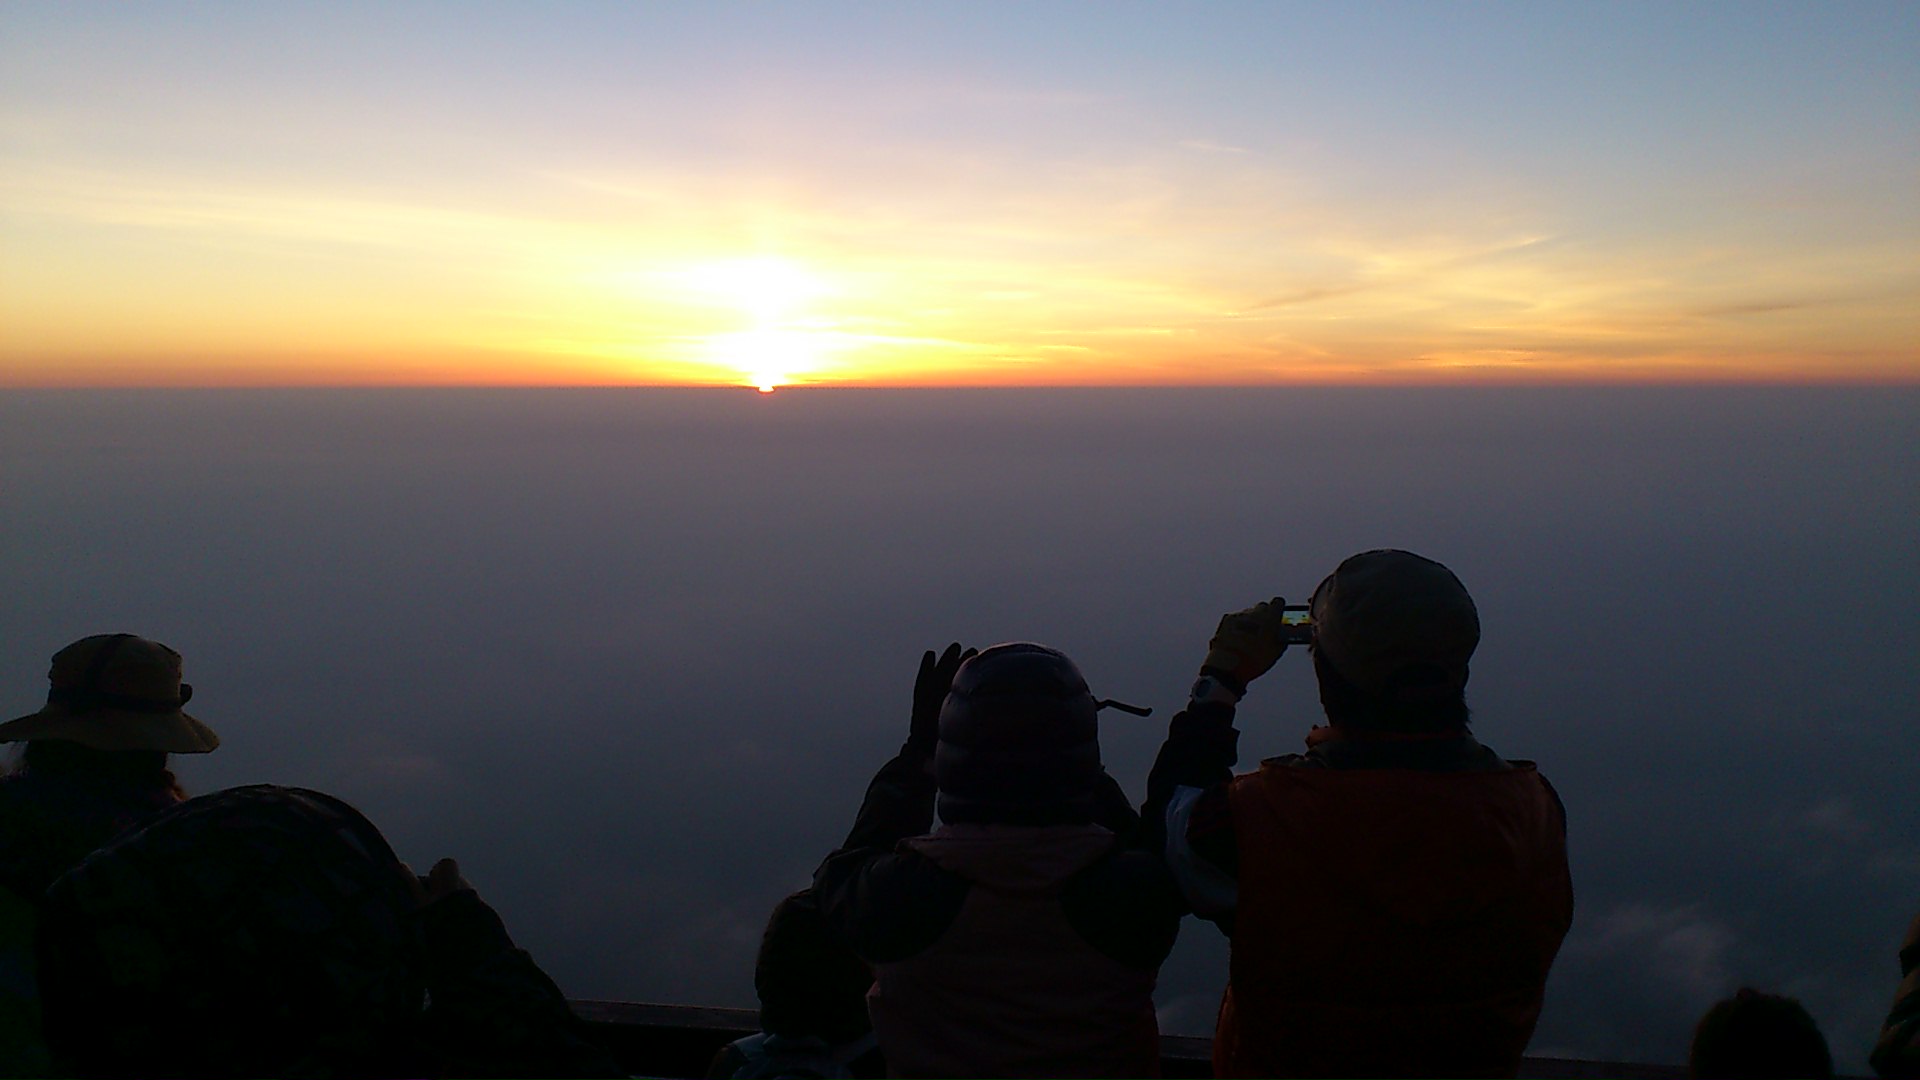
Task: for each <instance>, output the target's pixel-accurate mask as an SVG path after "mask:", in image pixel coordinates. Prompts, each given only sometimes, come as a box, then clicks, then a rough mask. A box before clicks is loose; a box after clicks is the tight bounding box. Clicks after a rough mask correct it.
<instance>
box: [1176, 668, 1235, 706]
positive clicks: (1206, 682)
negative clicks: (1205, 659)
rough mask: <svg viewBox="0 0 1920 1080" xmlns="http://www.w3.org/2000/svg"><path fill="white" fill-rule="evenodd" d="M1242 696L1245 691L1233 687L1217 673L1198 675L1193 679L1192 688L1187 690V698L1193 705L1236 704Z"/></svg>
mask: <svg viewBox="0 0 1920 1080" xmlns="http://www.w3.org/2000/svg"><path fill="white" fill-rule="evenodd" d="M1244 696H1245V691H1242V690H1237V689H1235V688H1234V687H1233V686H1232V685H1231V684H1229V683H1228V682H1227V681H1226V680H1225V679H1222V678H1220V677H1219V676H1217V675H1202V676H1200V677H1199V678H1198V679H1195V680H1194V681H1193V689H1192V690H1189V691H1188V692H1187V700H1188V701H1190V702H1192V703H1193V704H1195V705H1201V704H1220V705H1237V704H1239V702H1240V699H1241V698H1242V697H1244Z"/></svg>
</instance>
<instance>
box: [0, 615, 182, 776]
mask: <svg viewBox="0 0 1920 1080" xmlns="http://www.w3.org/2000/svg"><path fill="white" fill-rule="evenodd" d="M47 681H48V682H49V683H50V684H51V685H50V687H49V689H48V690H47V703H46V705H44V706H43V707H41V709H40V711H39V712H33V713H28V714H27V715H25V716H22V717H18V718H16V719H14V720H10V721H8V722H6V723H4V724H0V743H10V742H35V741H39V740H59V741H63V742H71V743H79V744H80V745H81V746H86V747H91V748H92V749H95V750H159V751H164V752H166V753H169V754H204V753H206V752H207V751H209V750H212V749H213V748H215V747H217V746H219V745H220V736H218V735H216V734H214V732H213V729H212V728H210V727H208V726H207V725H205V724H203V723H201V722H200V721H199V720H197V719H195V718H194V717H192V716H189V715H187V713H186V711H185V710H184V709H182V708H181V706H183V705H185V704H186V703H187V699H188V698H191V697H192V696H193V687H192V686H189V685H187V684H186V683H183V682H181V681H180V654H179V653H177V652H174V651H173V650H172V649H169V648H167V647H166V646H165V645H162V644H160V643H159V642H157V641H148V640H147V639H146V638H143V637H135V636H134V635H132V634H95V635H94V636H92V637H85V638H81V639H80V640H79V641H76V642H74V643H73V644H71V645H69V646H67V647H66V648H64V649H61V650H60V651H59V652H57V653H54V654H53V667H52V669H51V670H50V671H48V672H47Z"/></svg>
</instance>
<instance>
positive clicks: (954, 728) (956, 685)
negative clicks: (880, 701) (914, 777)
mask: <svg viewBox="0 0 1920 1080" xmlns="http://www.w3.org/2000/svg"><path fill="white" fill-rule="evenodd" d="M1096 708H1097V707H1096V705H1095V703H1094V699H1093V694H1092V693H1091V692H1089V691H1088V689H1087V680H1086V678H1085V677H1084V676H1082V675H1081V674H1080V669H1079V668H1078V667H1076V666H1074V663H1073V661H1072V660H1069V659H1067V657H1066V655H1065V654H1063V653H1061V652H1060V651H1059V650H1057V649H1049V648H1047V647H1046V646H1044V645H1035V644H1033V643H1032V642H1025V641H1021V642H1011V643H1008V644H1004V645H995V646H993V647H992V648H990V649H987V650H985V651H984V652H982V653H980V655H978V656H975V657H974V658H972V659H971V660H968V661H967V662H966V663H965V664H962V665H961V666H960V670H959V671H958V672H957V673H956V674H955V675H954V678H953V689H952V690H950V691H949V692H948V694H947V700H946V702H945V704H943V705H942V706H941V708H940V744H939V746H938V747H937V748H936V750H935V752H934V758H933V775H934V781H935V783H936V784H938V786H939V788H940V796H939V804H938V805H939V811H940V818H941V820H942V821H945V822H947V823H948V824H958V823H961V822H969V823H991V824H1007V825H1055V824H1071V823H1077V822H1084V821H1089V820H1092V815H1093V796H1094V791H1095V789H1096V785H1097V784H1098V782H1099V780H1100V776H1101V767H1100V728H1099V723H1098V721H1097V720H1096V719H1095V712H1096Z"/></svg>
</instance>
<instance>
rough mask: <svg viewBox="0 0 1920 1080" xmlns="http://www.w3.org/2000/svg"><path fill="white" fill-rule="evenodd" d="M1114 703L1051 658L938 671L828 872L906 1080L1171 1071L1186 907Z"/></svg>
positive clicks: (925, 674)
mask: <svg viewBox="0 0 1920 1080" xmlns="http://www.w3.org/2000/svg"><path fill="white" fill-rule="evenodd" d="M963 661H964V663H963ZM956 669H957V674H956ZM949 686H951V692H950V693H949ZM1099 707H1100V706H1099V704H1098V703H1096V702H1095V700H1094V698H1093V695H1092V694H1091V693H1089V692H1088V690H1087V683H1086V680H1085V679H1084V678H1083V677H1082V676H1081V674H1080V671H1079V669H1078V668H1076V667H1075V666H1074V664H1073V662H1072V661H1071V660H1068V659H1067V658H1066V657H1065V656H1064V655H1062V654H1060V653H1059V652H1056V651H1055V650H1053V649H1049V648H1046V647H1044V646H1040V645H1033V644H1026V643H1019V644H1008V645H996V646H994V647H993V648H990V649H988V650H986V651H985V652H982V653H980V654H979V655H977V656H971V658H968V654H963V653H962V652H961V651H960V646H958V645H953V646H950V647H948V649H947V650H946V652H945V653H944V654H943V655H942V656H941V657H940V658H939V659H938V660H935V658H934V655H933V654H932V653H930V652H929V653H927V654H926V656H925V658H924V659H923V660H922V662H921V666H920V676H919V679H918V680H917V681H916V683H915V686H914V707H913V719H912V725H911V735H910V736H909V737H908V739H907V743H906V745H905V746H904V747H902V748H901V751H900V753H899V755H898V756H897V757H895V758H894V759H893V760H892V761H890V762H888V763H887V764H886V766H885V767H883V768H882V769H881V770H880V773H879V775H877V776H875V777H874V779H873V783H872V784H871V785H870V786H869V787H868V788H867V796H866V801H865V802H864V803H863V804H862V805H861V807H860V815H859V818H858V819H857V820H856V821H855V823H854V826H853V831H852V832H851V833H849V834H848V836H847V839H846V843H845V844H844V845H843V846H842V847H841V848H840V850H838V851H836V852H834V853H833V854H832V855H830V856H828V858H827V860H826V862H825V863H823V864H822V865H821V867H820V870H819V872H818V873H817V874H815V876H814V892H815V894H816V895H817V896H818V897H819V901H820V907H821V912H822V914H824V915H825V916H826V919H827V922H828V924H829V925H830V926H832V927H833V928H834V930H835V931H836V932H837V933H838V934H840V935H841V936H842V937H843V938H844V939H845V940H847V941H849V942H850V943H851V944H852V945H853V947H854V948H855V950H856V951H857V952H859V953H860V955H862V956H863V957H865V958H866V959H867V960H868V961H870V962H871V963H872V964H873V966H874V976H875V979H874V987H873V990H872V992H871V994H870V996H869V999H868V1007H869V1010H870V1012H871V1015H872V1018H873V1028H874V1032H875V1034H877V1035H878V1036H879V1040H880V1049H881V1052H882V1053H883V1054H884V1055H885V1056H886V1059H887V1067H888V1070H889V1071H890V1072H892V1073H893V1074H894V1075H897V1076H1151V1075H1158V1073H1159V1067H1160V1052H1159V1029H1158V1026H1157V1023H1156V1021H1155V1017H1154V1011H1153V987H1154V981H1155V979H1156V977H1157V975H1158V973H1159V967H1160V963H1161V961H1163V960H1164V959H1166V955H1167V952H1168V950H1170V949H1171V948H1172V947H1173V940H1174V935H1175V934H1176V933H1177V931H1178V929H1179V920H1180V916H1181V914H1182V912H1183V910H1184V904H1183V902H1182V900H1181V898H1180V895H1179V890H1178V889H1177V888H1176V887H1175V886H1174V884H1173V882H1172V880H1171V878H1170V877H1169V875H1168V874H1167V872H1166V868H1165V866H1164V864H1163V863H1162V861H1161V859H1160V856H1159V854H1158V853H1157V852H1155V851H1149V850H1145V849H1142V848H1139V847H1136V846H1134V844H1135V842H1136V838H1137V836H1138V821H1139V819H1138V816H1137V815H1136V814H1135V813H1134V811H1133V808H1132V807H1131V806H1130V805H1129V804H1128V803H1127V799H1126V796H1125V794H1124V793H1123V792H1121V790H1120V787H1119V785H1118V784H1116V783H1115V782H1114V781H1113V778H1112V777H1110V776H1108V775H1107V773H1106V771H1105V770H1104V769H1103V768H1102V767H1101V764H1100V744H1099V726H1098V723H1097V721H1096V718H1095V713H1096V711H1097V709H1098V708H1099ZM936 801H937V804H938V808H939V815H940V819H941V820H942V821H943V822H944V824H943V825H941V826H940V827H939V828H938V829H932V826H933V817H934V809H935V805H936ZM929 829H932V831H931V832H929Z"/></svg>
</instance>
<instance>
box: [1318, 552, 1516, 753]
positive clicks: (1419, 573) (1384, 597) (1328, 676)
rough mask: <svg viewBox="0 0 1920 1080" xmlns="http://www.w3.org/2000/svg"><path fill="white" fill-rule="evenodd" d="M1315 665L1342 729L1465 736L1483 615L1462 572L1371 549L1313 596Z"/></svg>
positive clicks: (1325, 701) (1331, 715)
mask: <svg viewBox="0 0 1920 1080" xmlns="http://www.w3.org/2000/svg"><path fill="white" fill-rule="evenodd" d="M1309 607H1310V608H1311V610H1312V618H1313V624H1314V644H1313V667H1314V673H1315V674H1316V675H1317V676H1318V678H1319V681H1320V703H1321V705H1322V706H1323V707H1325V709H1326V712H1327V719H1328V720H1330V721H1332V722H1333V723H1334V724H1336V725H1339V726H1343V727H1348V728H1353V729H1362V730H1379V731H1397V732H1433V731H1446V730H1453V729H1461V730H1464V729H1465V728H1466V726H1467V722H1468V719H1469V713H1468V710H1467V699H1466V686H1467V674H1468V668H1467V662H1468V660H1469V659H1471V658H1472V656H1473V650H1474V648H1475V647H1476V646H1477V645H1479V643H1480V616H1479V613H1478V612H1477V611H1476V610H1475V609H1474V605H1473V598H1472V597H1470V596H1468V595H1467V590H1466V587H1465V586H1463V585H1461V584H1460V579H1459V578H1457V577H1455V576H1454V574H1453V571H1451V570H1448V569H1447V568H1446V567H1444V566H1442V565H1440V564H1439V563H1437V562H1434V561H1433V560H1432V559H1428V558H1424V557H1422V556H1419V555H1415V554H1413V553H1412V552H1408V551H1398V550H1394V549H1382V550H1377V551H1365V552H1361V553H1360V554H1358V555H1355V556H1353V557H1352V558H1349V559H1347V560H1346V561H1345V562H1343V563H1341V564H1340V565H1339V567H1338V568H1336V569H1335V570H1334V572H1333V573H1332V574H1329V575H1328V576H1327V578H1326V580H1325V581H1322V582H1321V583H1320V587H1319V588H1317V589H1315V590H1314V593H1313V599H1312V600H1311V601H1310V602H1309Z"/></svg>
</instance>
